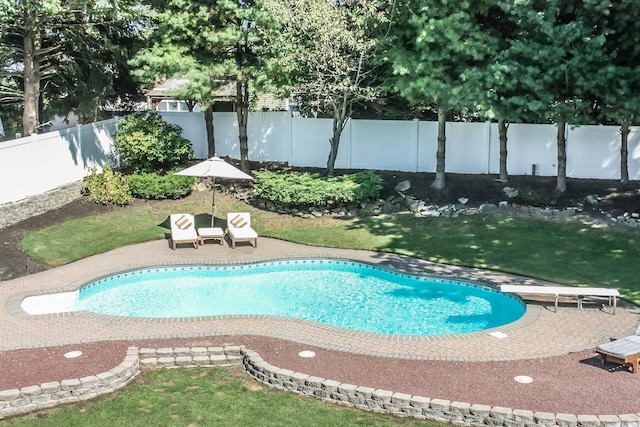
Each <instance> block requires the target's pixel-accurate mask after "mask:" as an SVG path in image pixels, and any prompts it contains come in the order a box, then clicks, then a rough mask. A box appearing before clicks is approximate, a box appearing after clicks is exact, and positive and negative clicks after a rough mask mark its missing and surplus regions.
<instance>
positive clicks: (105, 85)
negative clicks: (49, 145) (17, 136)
mask: <svg viewBox="0 0 640 427" xmlns="http://www.w3.org/2000/svg"><path fill="white" fill-rule="evenodd" d="M141 14H144V8H143V7H142V6H141V5H140V4H139V2H137V1H136V0H117V1H103V0H99V1H86V0H77V1H74V2H66V1H62V0H0V102H2V103H11V102H14V103H16V102H18V103H22V104H23V132H24V133H25V134H26V135H30V134H32V133H34V132H36V130H37V129H38V127H39V125H40V107H41V105H42V104H46V103H48V102H51V103H52V104H55V103H56V101H58V100H60V99H61V98H65V97H70V98H73V97H75V99H76V101H75V102H72V103H71V104H76V105H73V107H75V108H74V109H75V110H76V111H77V112H79V113H82V112H83V111H87V112H88V111H91V110H95V108H93V107H92V106H91V105H90V104H91V103H93V104H96V103H100V102H103V101H104V100H105V99H106V98H107V95H109V87H113V86H112V85H113V82H114V80H116V79H117V78H118V77H120V78H121V77H122V76H123V73H122V72H121V68H122V67H121V66H122V65H123V63H124V62H123V61H120V62H118V61H117V59H115V60H114V58H118V57H121V56H122V53H123V52H122V51H121V50H120V47H121V44H119V43H120V42H122V41H123V40H124V39H127V38H133V37H135V36H136V34H137V30H138V28H137V26H136V23H137V22H138V21H139V20H140V17H141ZM124 75H126V73H124ZM78 82H82V84H78ZM73 83H75V84H73ZM48 94H51V96H47V95H48ZM83 102H85V103H86V102H88V104H89V105H85V106H83V105H82V103H83Z"/></svg>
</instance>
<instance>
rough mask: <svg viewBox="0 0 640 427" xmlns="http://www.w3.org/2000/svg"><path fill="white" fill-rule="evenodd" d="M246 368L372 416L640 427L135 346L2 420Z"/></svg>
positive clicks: (236, 349) (216, 353)
mask: <svg viewBox="0 0 640 427" xmlns="http://www.w3.org/2000/svg"><path fill="white" fill-rule="evenodd" d="M234 365H242V366H243V368H244V370H245V372H246V373H247V374H248V375H249V376H251V377H252V378H254V379H255V380H256V381H258V382H260V383H262V384H264V385H266V386H269V387H272V388H274V389H277V390H282V391H288V392H291V393H295V394H298V395H302V396H307V397H313V398H316V399H319V400H321V401H323V402H329V403H335V404H340V405H345V406H349V407H354V408H358V409H362V410H366V411H372V412H379V413H386V414H391V415H395V416H400V417H412V418H416V419H425V420H432V421H437V422H443V423H450V424H456V425H463V426H490V427H495V426H505V427H530V426H561V427H620V426H623V427H640V413H635V414H622V415H574V414H564V413H557V414H554V413H551V412H533V411H529V410H524V409H512V408H506V407H502V406H489V405H480V404H473V403H467V402H456V401H454V402H452V401H449V400H446V399H430V398H428V397H423V396H413V395H409V394H405V393H397V392H393V391H390V390H381V389H374V388H371V387H363V386H357V385H354V384H346V383H340V382H339V381H334V380H330V379H325V378H320V377H315V376H311V375H307V374H304V373H301V372H294V371H291V370H288V369H282V368H278V367H276V366H273V365H271V364H270V363H268V362H266V361H265V360H264V359H262V357H260V355H259V354H258V353H257V352H255V351H253V350H250V349H246V348H244V347H241V346H225V347H191V348H188V347H177V348H169V347H167V348H141V349H138V348H137V347H129V349H128V350H127V355H126V357H125V359H124V361H123V362H122V363H121V364H120V365H118V366H116V367H115V368H113V369H111V370H109V371H107V372H103V373H101V374H97V375H92V376H88V377H84V378H79V379H68V380H63V381H62V382H61V383H58V382H50V383H44V384H40V385H34V386H29V387H23V388H21V389H20V390H18V389H11V390H5V391H0V419H3V418H6V417H11V416H15V415H21V414H25V413H28V412H32V411H36V410H39V409H44V408H51V407H53V406H57V405H60V404H64V403H69V402H76V401H80V400H87V399H93V398H95V397H98V396H101V395H103V394H107V393H111V392H113V391H115V390H117V389H119V388H122V387H124V386H125V385H126V384H128V383H129V382H130V381H132V380H133V379H134V378H135V377H136V376H138V374H139V373H140V372H141V371H142V370H150V369H162V368H189V367H214V366H234Z"/></svg>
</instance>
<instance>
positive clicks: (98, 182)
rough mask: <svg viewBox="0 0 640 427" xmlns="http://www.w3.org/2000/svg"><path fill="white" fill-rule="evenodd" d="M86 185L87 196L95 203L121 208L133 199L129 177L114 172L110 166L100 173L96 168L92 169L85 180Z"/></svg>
mask: <svg viewBox="0 0 640 427" xmlns="http://www.w3.org/2000/svg"><path fill="white" fill-rule="evenodd" d="M84 185H85V194H86V195H87V196H88V197H89V200H91V201H92V202H94V203H102V204H105V205H106V204H107V203H113V204H114V205H119V206H121V205H126V204H127V203H129V202H130V201H131V199H132V198H133V197H131V191H130V190H129V185H128V182H127V177H126V176H124V175H122V174H121V173H120V172H114V171H113V170H112V169H111V168H110V167H109V166H105V167H104V168H102V172H100V173H98V170H97V169H96V168H92V169H91V174H90V175H89V176H87V177H85V178H84Z"/></svg>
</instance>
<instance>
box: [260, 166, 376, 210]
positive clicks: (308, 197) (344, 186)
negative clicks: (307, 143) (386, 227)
mask: <svg viewBox="0 0 640 427" xmlns="http://www.w3.org/2000/svg"><path fill="white" fill-rule="evenodd" d="M253 186H254V189H255V190H256V192H257V193H258V195H259V196H260V197H262V198H263V199H266V200H270V201H272V202H274V203H277V204H280V205H283V206H287V207H290V206H332V205H336V204H339V203H361V202H367V201H371V200H374V199H376V198H378V196H379V194H380V191H382V178H381V177H380V175H378V174H376V173H375V172H373V171H365V172H358V173H354V174H349V175H341V176H335V177H323V176H321V175H320V174H310V173H306V172H305V173H296V172H287V171H278V172H273V171H261V172H256V173H255V180H254V184H253Z"/></svg>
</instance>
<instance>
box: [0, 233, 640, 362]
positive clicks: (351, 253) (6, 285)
mask: <svg viewBox="0 0 640 427" xmlns="http://www.w3.org/2000/svg"><path fill="white" fill-rule="evenodd" d="M305 258H330V259H337V260H349V261H356V262H364V263H367V264H370V265H373V266H374V267H376V266H377V267H380V268H383V269H387V270H388V269H394V270H398V271H399V272H401V273H406V274H410V275H414V274H416V272H420V273H425V274H428V275H437V276H441V277H444V278H458V279H461V280H467V281H469V280H470V281H472V282H478V283H480V284H483V285H487V284H489V285H492V286H497V285H498V284H500V283H524V284H532V283H535V284H541V285H544V284H546V282H543V281H539V280H535V279H531V278H526V277H520V276H515V275H509V274H505V273H502V272H496V271H490V270H481V269H473V268H463V267H455V266H446V265H441V264H436V263H431V262H429V261H424V260H420V259H417V258H411V257H406V256H402V255H396V254H388V253H382V252H373V251H356V250H348V249H335V248H323V247H311V246H306V245H299V244H292V243H289V242H283V241H280V240H276V239H268V238H261V244H260V246H259V247H258V248H253V247H252V246H249V245H238V247H237V248H236V249H230V248H228V247H226V246H220V245H215V247H214V246H213V245H207V246H203V247H201V248H200V250H198V251H191V250H189V249H183V248H180V249H178V250H175V251H173V250H171V249H170V248H169V245H168V242H167V241H164V240H163V241H153V242H146V243H141V244H137V245H131V246H128V247H124V248H118V249H115V250H113V251H109V252H107V253H105V254H101V255H96V256H94V257H90V258H86V259H84V260H80V261H77V262H75V263H72V264H69V265H66V266H62V267H58V268H55V269H51V270H47V271H45V272H42V273H37V274H34V275H30V276H25V277H22V278H18V279H13V280H10V281H5V282H1V286H0V304H1V307H4V310H0V322H3V321H6V322H5V323H7V324H8V325H11V326H7V327H4V331H5V332H6V334H3V335H6V337H7V339H6V340H5V341H4V342H3V343H2V344H0V346H2V348H0V350H11V349H18V348H30V347H43V346H50V345H57V344H70V343H74V342H92V341H99V340H105V339H106V340H117V339H123V338H125V339H129V338H139V339H149V338H159V337H163V338H164V337H166V338H170V337H196V336H203V334H210V335H247V334H249V335H264V336H272V337H274V338H282V339H287V340H292V341H296V342H299V343H302V344H309V345H315V346H318V347H324V348H327V349H333V350H340V351H347V352H354V353H359V354H368V355H374V356H385V357H396V358H410V359H424V360H465V361H469V360H473V361H483V360H486V361H496V360H518V359H534V358H541V357H551V356H557V355H563V354H568V353H570V352H574V351H579V350H584V349H588V348H593V347H594V346H595V345H596V344H598V343H600V342H605V341H608V340H610V339H611V337H619V336H624V335H626V334H628V332H630V331H633V330H634V329H635V326H636V324H637V321H638V316H639V315H640V310H639V309H638V307H635V306H631V305H626V306H625V304H623V306H622V308H620V309H619V311H618V312H616V315H615V316H614V315H611V314H610V313H608V312H606V310H605V309H603V308H598V307H597V306H596V307H595V308H592V307H586V308H584V309H582V310H577V309H575V308H574V307H573V306H572V304H566V305H562V306H561V309H560V310H559V312H558V313H552V312H551V311H550V310H549V307H548V305H547V304H546V303H545V302H544V301H542V302H537V301H530V300H527V310H526V313H525V315H524V316H523V317H522V318H520V319H519V320H518V321H516V322H513V323H511V324H508V325H504V326H501V327H499V328H492V329H491V330H485V331H480V332H471V333H467V334H457V335H440V336H430V337H413V336H403V335H398V336H395V335H391V336H386V335H384V334H376V333H371V332H354V331H350V330H346V331H345V330H343V329H341V328H337V327H334V326H331V325H325V324H318V323H317V322H312V321H304V320H297V319H291V318H282V317H275V316H253V317H250V316H213V317H206V318H205V317H195V318H189V319H185V318H180V319H157V318H144V319H139V318H123V317H119V316H107V315H99V314H94V313H91V314H87V313H84V312H68V313H59V314H55V315H50V314H45V315H35V316H31V315H28V314H26V313H25V312H24V311H23V310H22V308H21V307H20V302H21V301H22V299H23V298H24V297H25V296H28V295H37V294H45V293H52V292H53V291H58V292H68V291H74V290H76V289H78V288H79V287H80V286H81V285H83V284H85V283H87V282H89V281H92V280H95V279H97V278H98V277H101V276H107V275H109V274H113V273H117V272H120V271H125V270H131V269H139V268H153V267H160V266H166V265H169V266H173V265H176V266H177V265H185V266H193V265H233V264H240V263H247V262H250V263H253V262H263V261H280V260H285V259H305ZM0 324H2V323H0ZM20 328H24V329H25V330H27V331H29V330H30V331H34V328H35V330H39V329H38V328H45V329H47V330H48V331H50V333H49V334H46V335H45V334H39V333H38V332H36V333H34V332H32V333H31V334H29V333H27V334H24V333H20V331H19V330H20ZM589 329H593V330H591V331H590V330H589ZM16 330H18V332H17V333H16ZM494 330H498V331H500V332H503V333H505V334H506V335H508V337H507V338H506V339H505V340H502V339H498V338H495V337H493V336H490V335H488V334H487V332H492V331H494ZM0 331H2V327H1V326H0ZM65 331H66V334H65V333H64V332H65ZM551 338H553V339H551ZM536 347H537V348H536Z"/></svg>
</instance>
